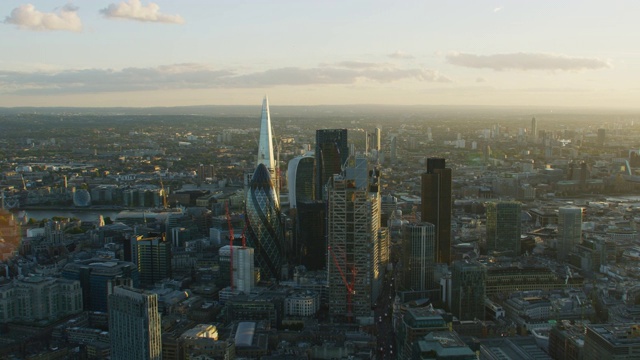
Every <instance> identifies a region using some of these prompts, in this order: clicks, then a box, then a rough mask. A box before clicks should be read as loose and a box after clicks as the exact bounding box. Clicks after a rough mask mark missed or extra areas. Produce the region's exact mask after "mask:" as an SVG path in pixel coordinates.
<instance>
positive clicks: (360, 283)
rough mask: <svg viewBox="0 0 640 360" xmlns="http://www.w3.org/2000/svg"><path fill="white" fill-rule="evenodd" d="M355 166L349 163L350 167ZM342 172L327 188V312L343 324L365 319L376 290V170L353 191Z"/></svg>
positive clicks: (378, 243) (353, 181) (378, 284)
mask: <svg viewBox="0 0 640 360" xmlns="http://www.w3.org/2000/svg"><path fill="white" fill-rule="evenodd" d="M353 165H355V162H354V164H352V166H353ZM347 173H352V174H357V173H358V172H357V171H356V172H347V171H345V173H344V174H334V175H333V178H332V179H331V182H330V184H329V186H328V188H327V198H328V200H327V201H328V214H327V218H328V224H327V229H328V230H327V231H328V233H327V239H328V259H327V272H328V281H329V313H330V315H331V316H334V317H341V316H344V315H345V314H346V315H347V318H348V319H351V320H352V319H353V317H355V318H359V317H368V316H371V304H372V302H373V301H374V300H375V299H377V297H378V295H379V294H380V291H381V286H382V275H383V273H382V272H381V269H382V266H381V259H380V254H381V251H380V249H379V247H380V246H382V243H383V242H382V241H380V239H379V236H380V234H381V233H380V232H379V231H378V230H379V228H380V192H379V183H378V180H379V170H377V169H376V168H373V167H372V168H370V171H369V172H368V176H369V178H368V183H367V184H366V185H365V186H364V187H361V188H359V187H357V186H356V182H357V181H356V179H355V178H349V177H348V176H347V175H346V174H347Z"/></svg>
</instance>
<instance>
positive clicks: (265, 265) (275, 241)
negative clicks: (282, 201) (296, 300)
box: [245, 164, 285, 280]
mask: <svg viewBox="0 0 640 360" xmlns="http://www.w3.org/2000/svg"><path fill="white" fill-rule="evenodd" d="M245 211H246V221H247V231H246V236H247V245H248V246H250V247H252V248H254V249H255V260H256V266H258V267H259V268H260V278H261V279H265V280H270V279H276V280H280V278H281V275H282V266H283V264H284V259H285V254H284V250H285V249H284V241H283V230H282V222H281V219H280V206H279V203H278V200H277V195H276V191H275V188H274V186H273V182H272V181H271V176H270V175H269V171H268V170H267V167H266V166H265V165H264V164H259V165H258V168H257V169H256V171H255V173H254V174H253V177H252V179H251V184H250V186H249V189H248V191H247V200H246V203H245Z"/></svg>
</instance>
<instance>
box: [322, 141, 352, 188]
mask: <svg viewBox="0 0 640 360" xmlns="http://www.w3.org/2000/svg"><path fill="white" fill-rule="evenodd" d="M348 157H349V145H348V144H347V129H325V130H316V199H317V200H323V196H324V194H325V191H324V187H325V186H326V185H327V181H329V179H331V178H332V177H333V174H340V173H341V172H342V167H343V166H344V164H345V162H346V161H347V158H348Z"/></svg>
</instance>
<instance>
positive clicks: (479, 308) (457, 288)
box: [451, 261, 487, 320]
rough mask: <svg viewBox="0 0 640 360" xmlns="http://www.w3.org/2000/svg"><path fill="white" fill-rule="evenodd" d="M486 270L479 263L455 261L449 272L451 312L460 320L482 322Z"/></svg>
mask: <svg viewBox="0 0 640 360" xmlns="http://www.w3.org/2000/svg"><path fill="white" fill-rule="evenodd" d="M486 281H487V270H486V268H485V266H484V265H482V264H481V263H479V262H469V261H455V262H454V263H453V269H452V271H451V294H452V296H451V312H452V313H453V314H454V315H455V316H457V317H458V319H460V320H474V319H480V320H484V310H485V306H484V298H485V284H486Z"/></svg>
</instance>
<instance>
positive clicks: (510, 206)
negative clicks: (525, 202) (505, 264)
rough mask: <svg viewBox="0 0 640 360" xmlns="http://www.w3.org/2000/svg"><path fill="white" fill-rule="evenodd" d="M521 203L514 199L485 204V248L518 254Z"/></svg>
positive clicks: (497, 251)
mask: <svg viewBox="0 0 640 360" xmlns="http://www.w3.org/2000/svg"><path fill="white" fill-rule="evenodd" d="M521 206H522V205H521V204H520V203H519V202H515V201H509V202H491V203H488V204H487V249H488V250H489V252H492V251H493V252H495V253H501V254H503V253H504V254H509V255H511V256H518V255H520V235H521V232H522V230H521V217H520V213H521Z"/></svg>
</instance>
